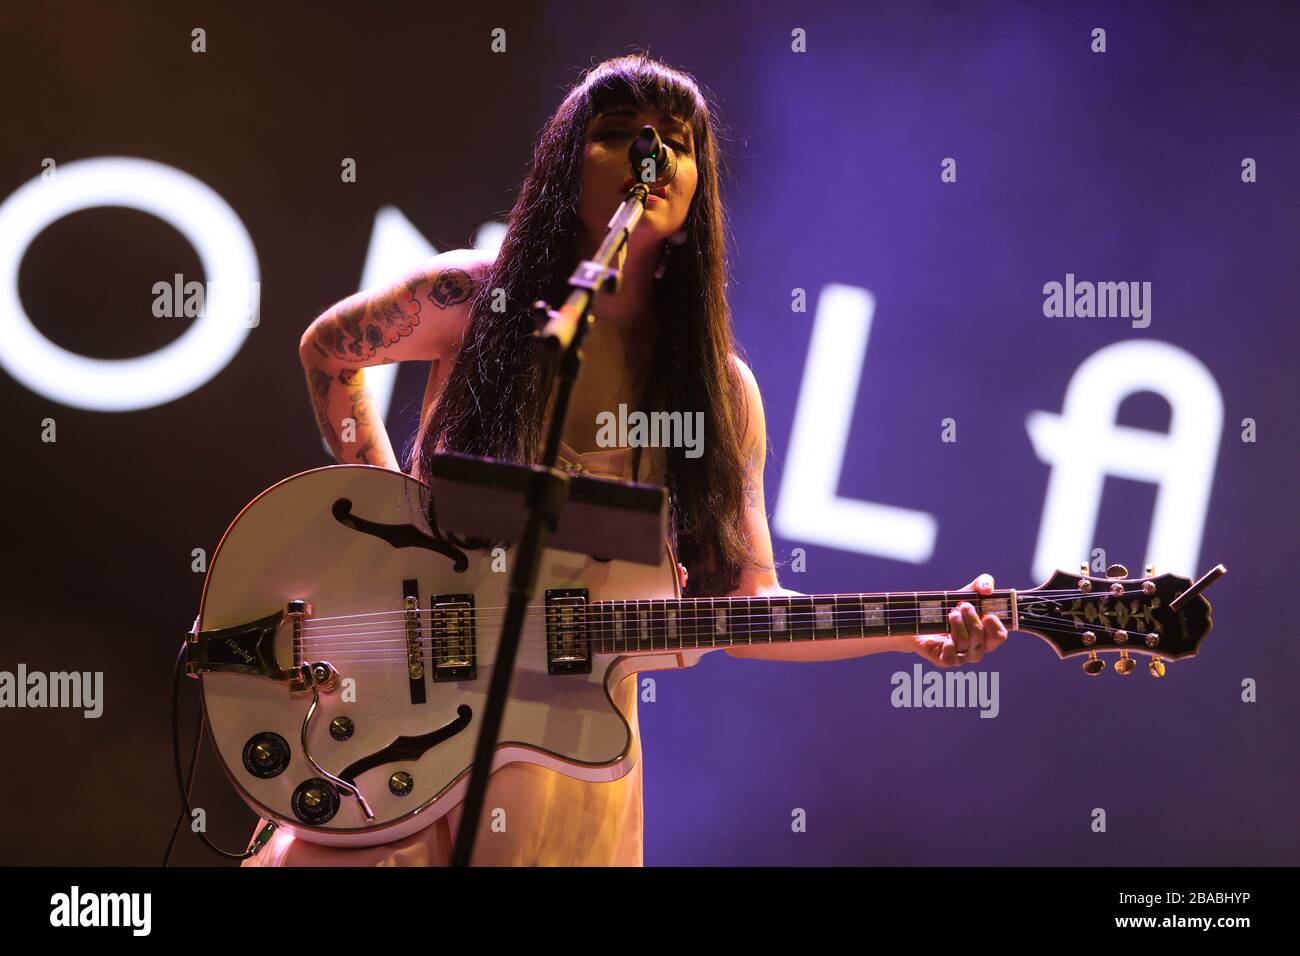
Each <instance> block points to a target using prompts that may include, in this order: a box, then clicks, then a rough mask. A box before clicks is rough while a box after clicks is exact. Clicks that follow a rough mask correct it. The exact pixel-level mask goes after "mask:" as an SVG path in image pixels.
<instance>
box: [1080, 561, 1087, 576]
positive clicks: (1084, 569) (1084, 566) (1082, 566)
mask: <svg viewBox="0 0 1300 956" xmlns="http://www.w3.org/2000/svg"><path fill="white" fill-rule="evenodd" d="M1079 573H1080V574H1082V575H1083V576H1084V577H1085V578H1086V577H1087V576H1088V562H1087V561H1084V562H1083V563H1081V564H1080V565H1079Z"/></svg>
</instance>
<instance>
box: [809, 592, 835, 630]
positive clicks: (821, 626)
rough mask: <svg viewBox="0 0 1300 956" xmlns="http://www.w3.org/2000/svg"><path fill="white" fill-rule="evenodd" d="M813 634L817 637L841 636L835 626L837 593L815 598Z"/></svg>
mask: <svg viewBox="0 0 1300 956" xmlns="http://www.w3.org/2000/svg"><path fill="white" fill-rule="evenodd" d="M813 634H814V636H815V637H817V638H824V637H827V638H831V639H835V638H838V637H839V636H840V632H839V630H838V629H837V628H836V627H835V595H833V594H832V595H829V596H826V595H823V596H821V597H814V598H813Z"/></svg>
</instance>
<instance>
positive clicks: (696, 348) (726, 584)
mask: <svg viewBox="0 0 1300 956" xmlns="http://www.w3.org/2000/svg"><path fill="white" fill-rule="evenodd" d="M626 105H630V106H633V107H634V108H637V109H643V108H647V107H650V108H655V109H657V110H658V111H659V112H661V113H663V114H664V115H667V116H671V117H674V118H677V119H680V120H681V121H683V122H686V123H689V124H690V125H691V128H692V133H693V136H694V143H695V161H696V166H697V169H698V173H699V178H698V180H697V184H696V190H695V196H694V198H693V200H692V204H691V209H690V214H689V218H688V219H687V226H686V229H687V238H686V242H685V243H684V244H683V245H681V246H680V247H677V248H676V249H674V250H673V252H672V256H671V259H670V260H669V268H668V269H667V271H666V273H665V274H664V276H663V278H662V279H660V280H658V281H656V282H655V283H654V292H653V293H652V309H653V314H654V316H655V321H656V323H657V335H656V345H655V347H654V351H653V354H652V356H651V358H650V362H649V367H648V377H647V378H648V382H649V383H650V385H651V386H652V388H651V389H649V390H647V393H646V394H647V400H646V401H647V404H649V405H651V406H652V407H651V408H647V409H646V411H651V410H658V409H662V410H679V411H681V412H683V413H693V412H696V411H702V412H703V413H704V425H705V428H704V450H705V453H704V454H703V455H701V456H699V457H697V458H687V457H686V456H685V453H684V452H685V450H684V449H682V448H669V449H668V450H667V452H668V457H667V478H666V481H667V485H668V489H669V492H670V493H671V495H672V497H673V501H674V505H675V508H674V525H675V530H676V538H677V549H678V559H679V560H680V561H681V562H682V563H683V564H685V565H686V567H687V569H688V571H689V573H690V579H689V593H691V594H692V595H697V596H698V595H719V594H726V593H728V592H730V591H732V590H734V589H735V588H736V586H737V583H738V581H739V577H740V573H741V570H742V568H743V567H745V566H746V565H752V564H753V562H752V558H751V557H750V550H749V546H748V541H747V538H746V535H745V532H744V528H745V522H744V506H745V502H744V497H745V496H744V485H745V471H746V461H745V455H744V451H743V449H742V447H741V444H742V440H743V437H744V433H745V432H744V430H745V425H746V422H745V417H744V411H743V409H744V404H743V394H742V391H741V389H742V385H741V383H740V379H739V376H738V375H737V373H736V371H735V369H734V367H733V365H732V362H731V355H732V353H733V352H734V351H735V348H736V347H735V343H734V340H733V336H732V330H731V314H730V309H729V307H728V304H727V279H728V275H727V256H726V234H727V228H726V223H725V220H724V211H723V207H722V201H721V198H720V194H719V188H718V181H719V175H720V172H721V170H720V168H719V167H720V162H721V159H720V155H719V150H718V145H717V128H716V125H717V124H716V122H715V121H714V120H713V119H712V118H711V115H710V105H709V102H708V98H707V97H706V95H705V94H704V93H703V92H702V91H701V89H700V87H699V85H698V84H697V83H696V82H695V80H694V79H693V78H692V77H690V76H689V75H687V74H685V73H682V72H680V71H678V70H675V69H672V68H671V67H668V66H665V65H664V64H662V63H659V62H658V61H656V60H653V59H651V58H650V57H648V56H646V55H644V54H632V55H628V56H621V57H618V58H616V59H612V60H606V61H605V62H603V63H600V64H599V65H597V66H594V67H592V68H591V69H590V70H588V71H587V73H586V74H584V76H583V77H582V79H581V80H580V81H579V82H578V83H577V84H576V85H575V86H574V87H573V88H572V89H571V90H570V91H569V93H568V94H567V95H566V96H565V98H564V101H563V102H562V103H561V104H560V106H559V108H558V109H557V110H556V111H555V113H554V115H553V116H551V118H550V119H549V120H548V121H547V123H546V125H545V126H544V127H543V129H542V131H541V134H540V136H539V137H538V141H537V147H536V150H535V152H534V156H533V164H532V168H531V169H530V170H529V173H528V176H527V178H525V180H524V182H523V186H522V187H521V189H520V190H519V198H518V199H517V200H516V202H515V205H514V208H513V209H512V210H511V211H510V215H509V218H508V220H507V229H506V235H505V239H504V241H503V243H502V245H501V249H500V251H499V252H498V254H497V257H496V262H495V264H494V265H493V266H492V267H491V270H490V272H489V273H488V277H487V279H486V281H484V282H482V283H479V284H478V287H477V288H476V290H475V293H474V298H473V300H472V301H471V303H470V310H471V311H470V321H469V325H468V327H467V330H466V333H465V337H464V340H463V342H462V343H461V347H460V352H459V355H458V357H457V359H456V362H455V365H454V367H453V369H452V370H451V372H450V374H449V375H448V378H447V384H446V387H445V390H444V391H443V393H442V396H441V398H440V400H439V401H438V404H437V407H436V409H435V410H434V412H433V414H432V415H431V416H430V417H429V419H428V421H427V422H426V425H425V427H424V428H423V429H422V430H421V432H420V434H419V435H418V436H417V437H416V439H415V441H414V449H415V455H417V456H418V458H419V462H420V473H421V474H426V475H427V474H430V473H431V470H432V461H431V458H432V455H433V454H434V453H435V452H436V451H438V450H443V449H445V450H449V451H458V452H463V453H465V454H471V455H484V456H488V457H492V458H498V459H503V460H507V461H536V460H537V458H538V457H540V454H541V451H542V445H543V443H544V440H545V433H544V429H545V424H546V421H545V417H546V414H547V409H548V402H547V399H548V398H549V396H550V391H551V385H552V380H553V376H554V373H555V360H554V359H553V358H550V357H548V356H545V355H542V354H539V353H538V352H537V351H536V350H535V349H534V346H533V341H532V339H531V338H530V335H531V333H532V331H533V328H534V325H533V319H532V316H531V314H530V312H529V305H530V303H532V302H534V301H535V300H537V299H538V298H545V299H546V300H547V301H548V302H551V303H552V304H558V303H559V302H560V301H562V300H563V298H564V296H565V293H566V291H567V286H566V280H567V279H568V277H569V275H570V274H571V273H572V271H573V269H574V267H575V266H576V265H577V259H576V255H577V252H576V245H577V243H576V237H577V230H578V198H579V194H580V192H581V187H582V163H583V155H584V151H585V147H586V135H587V125H588V122H589V120H590V119H591V118H592V117H593V116H594V115H596V114H598V113H601V112H604V111H606V110H609V109H611V108H613V107H616V106H626ZM497 289H501V290H504V292H505V296H504V298H505V303H506V308H505V310H504V311H493V308H492V307H493V303H494V301H495V302H496V303H497V304H498V308H500V305H499V303H500V299H501V297H500V296H499V295H495V294H494V290H497ZM637 460H638V462H639V455H638V458H637ZM760 467H761V464H760Z"/></svg>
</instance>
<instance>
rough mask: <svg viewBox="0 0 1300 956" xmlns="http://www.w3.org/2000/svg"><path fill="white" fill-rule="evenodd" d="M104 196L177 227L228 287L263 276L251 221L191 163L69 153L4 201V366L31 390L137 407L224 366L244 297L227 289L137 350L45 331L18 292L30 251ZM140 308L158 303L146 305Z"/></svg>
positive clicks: (185, 390)
mask: <svg viewBox="0 0 1300 956" xmlns="http://www.w3.org/2000/svg"><path fill="white" fill-rule="evenodd" d="M99 206H124V207H126V208H128V209H138V210H140V211H141V212H147V213H149V214H150V215H152V216H156V217H157V218H159V219H161V220H163V221H164V222H166V223H167V224H168V225H170V226H172V227H174V228H175V229H176V230H177V231H178V232H180V233H181V235H183V236H184V237H185V239H186V240H187V241H188V242H189V243H190V245H192V246H193V247H194V251H195V252H196V253H197V254H198V258H199V262H200V264H201V265H202V267H203V274H204V280H205V281H206V282H207V283H209V284H211V285H213V286H215V287H217V288H219V289H221V290H230V289H244V290H248V289H253V288H254V286H253V283H254V282H257V281H258V271H257V253H256V252H255V251H254V249H253V240H252V239H251V238H250V237H249V235H248V230H247V229H245V228H244V224H243V222H241V221H240V219H239V216H237V215H236V214H235V211H234V210H233V209H231V208H230V206H229V205H228V204H227V203H226V201H225V200H224V199H222V198H221V197H220V196H219V195H217V193H216V192H215V191H214V190H212V189H211V188H210V187H208V186H207V185H205V184H204V183H202V182H200V181H199V180H197V179H195V178H194V177H193V176H190V175H189V174H188V173H183V172H181V171H180V170H178V169H175V168H174V167H172V166H166V165H164V164H162V163H156V162H153V161H152V160H147V159H138V158H134V157H125V156H103V157H98V158H95V159H82V160H76V161H73V162H69V163H61V164H60V165H59V173H58V176H57V177H56V178H55V179H53V180H42V179H41V178H40V176H37V177H36V178H34V179H32V180H30V181H28V182H26V183H24V184H23V185H22V186H21V187H19V188H18V189H17V190H16V191H15V192H14V193H13V195H11V196H10V197H9V198H8V199H6V200H5V201H4V203H3V204H0V367H3V368H4V370H5V371H6V372H8V373H9V374H10V375H12V376H13V377H14V378H15V379H17V380H18V381H19V382H21V383H22V384H23V385H25V386H27V388H30V389H31V390H32V391H34V392H37V393H38V394H40V395H44V396H45V397H46V398H50V399H53V400H54V401H57V402H62V403H63V404H64V405H71V406H73V407H75V408H85V409H90V410H92V411H101V412H129V411H136V410H137V409H141V408H151V407H153V406H155V405H162V404H165V403H166V402H170V401H172V400H174V399H177V398H180V397H181V396H183V395H187V394H189V393H190V392H192V391H194V390H195V389H196V388H198V387H199V386H201V385H203V384H204V383H206V382H207V381H208V380H210V379H211V378H212V377H213V376H215V375H216V374H217V373H218V372H220V371H221V370H222V369H223V368H225V367H226V365H227V364H228V363H229V362H230V360H231V359H232V358H234V356H235V353H236V352H238V351H239V349H240V347H241V346H242V345H243V344H244V339H245V338H247V337H248V332H249V328H248V325H247V323H246V321H244V316H243V315H241V314H240V310H239V308H238V306H237V304H236V301H235V297H233V296H230V295H222V296H219V297H217V301H216V302H215V303H208V307H207V308H205V310H204V313H203V314H202V315H200V316H199V317H198V318H197V319H196V320H195V321H194V322H193V323H192V324H191V325H190V326H189V328H187V329H186V330H185V332H184V333H182V334H181V336H180V337H179V338H177V339H176V340H175V341H173V342H170V343H168V344H167V345H165V346H163V347H162V348H160V349H158V350H157V351H154V352H150V353H149V354H147V355H139V356H136V357H135V358H129V359H96V358H89V357H87V356H85V355H78V354H77V353H75V352H69V351H68V350H67V349H64V348H61V347H59V346H58V345H55V344H54V343H53V342H51V341H50V340H49V339H47V338H46V337H45V336H44V335H42V334H41V332H40V330H39V329H37V328H36V326H34V325H33V324H32V321H31V319H30V318H28V316H27V313H26V312H25V311H24V310H23V305H22V301H21V300H20V299H19V297H18V270H19V267H20V266H21V265H22V261H23V256H25V255H26V254H27V247H28V246H29V245H30V244H31V241H32V240H33V239H35V238H36V237H37V236H38V235H40V233H41V231H42V230H44V229H45V228H46V227H47V226H48V225H50V223H52V222H55V221H57V220H59V219H61V218H63V217H64V216H67V215H70V214H71V213H74V212H80V211H81V210H83V209H94V208H96V207H99ZM141 295H142V298H141V301H142V302H143V301H145V298H144V295H143V292H142V294H141ZM141 314H149V312H148V310H147V309H145V308H143V307H142V308H141Z"/></svg>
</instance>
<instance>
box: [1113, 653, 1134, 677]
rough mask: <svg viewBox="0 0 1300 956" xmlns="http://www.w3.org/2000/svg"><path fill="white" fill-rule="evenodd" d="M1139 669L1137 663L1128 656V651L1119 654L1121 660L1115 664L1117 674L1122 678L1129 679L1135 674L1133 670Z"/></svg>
mask: <svg viewBox="0 0 1300 956" xmlns="http://www.w3.org/2000/svg"><path fill="white" fill-rule="evenodd" d="M1135 667H1137V661H1135V660H1133V658H1131V657H1129V656H1128V651H1120V652H1119V660H1117V661H1116V662H1115V673H1116V674H1119V675H1120V676H1121V677H1128V675H1129V674H1132V673H1133V668H1135Z"/></svg>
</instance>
